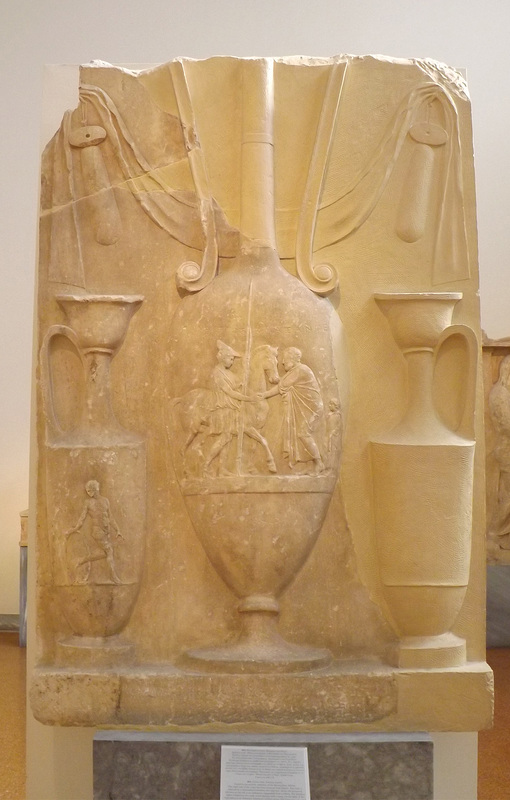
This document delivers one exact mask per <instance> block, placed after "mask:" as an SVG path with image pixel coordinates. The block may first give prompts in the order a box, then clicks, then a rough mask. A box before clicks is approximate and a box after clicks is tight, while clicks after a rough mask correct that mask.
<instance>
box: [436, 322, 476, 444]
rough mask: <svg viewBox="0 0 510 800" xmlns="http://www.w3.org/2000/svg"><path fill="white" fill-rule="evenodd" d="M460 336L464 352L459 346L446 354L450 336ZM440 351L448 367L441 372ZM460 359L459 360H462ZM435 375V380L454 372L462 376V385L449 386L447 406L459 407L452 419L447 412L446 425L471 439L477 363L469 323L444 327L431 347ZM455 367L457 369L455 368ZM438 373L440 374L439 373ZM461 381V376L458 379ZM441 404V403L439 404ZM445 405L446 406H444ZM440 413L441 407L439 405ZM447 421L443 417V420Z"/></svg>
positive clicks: (473, 339)
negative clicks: (435, 343)
mask: <svg viewBox="0 0 510 800" xmlns="http://www.w3.org/2000/svg"><path fill="white" fill-rule="evenodd" d="M455 336H457V337H460V339H461V340H462V348H463V351H464V352H463V353H462V351H461V350H459V349H458V348H453V349H452V350H451V353H450V355H447V348H446V345H447V343H448V342H450V343H452V342H451V340H452V339H453V337H455ZM441 354H443V355H444V356H445V358H446V359H447V360H448V359H449V360H448V365H449V367H448V369H446V367H445V369H444V370H443V371H442V372H441V370H440V369H438V364H439V359H440V356H441ZM462 356H463V358H462ZM459 359H462V360H461V361H460V360H459ZM464 359H465V360H466V361H467V370H463V369H462V368H461V365H462V363H463V361H464ZM434 361H435V366H434V373H435V375H434V377H435V379H436V377H437V378H438V381H439V382H441V381H443V382H446V380H445V379H446V378H447V376H448V377H450V381H451V380H453V379H452V378H451V376H452V375H454V374H455V373H457V376H460V375H462V384H461V385H460V386H459V385H457V387H453V386H450V395H449V403H448V405H449V406H450V409H451V408H452V407H454V406H456V407H457V409H458V414H457V416H456V418H455V419H453V418H452V417H451V413H450V414H448V413H447V414H446V415H445V416H446V417H448V422H447V424H448V427H450V428H451V429H452V430H454V431H455V432H456V433H458V434H459V436H463V437H465V438H468V439H473V438H474V415H475V398H476V375H477V364H478V340H477V338H476V334H475V332H474V331H473V330H472V329H471V328H470V327H469V326H468V325H450V326H449V327H448V328H446V329H445V330H444V331H443V333H442V335H441V336H440V338H439V340H438V342H437V345H436V347H435V348H434ZM455 367H457V369H455ZM438 373H439V374H438ZM459 380H460V378H459ZM454 392H456V393H457V398H456V399H457V402H456V403H455V398H454ZM439 405H440V404H439ZM445 408H446V406H445ZM438 411H439V413H441V409H440V408H438ZM444 421H445V422H446V419H445V420H444Z"/></svg>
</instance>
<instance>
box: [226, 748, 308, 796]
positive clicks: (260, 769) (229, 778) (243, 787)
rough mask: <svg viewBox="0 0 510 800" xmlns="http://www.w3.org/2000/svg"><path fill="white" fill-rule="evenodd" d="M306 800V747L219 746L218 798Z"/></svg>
mask: <svg viewBox="0 0 510 800" xmlns="http://www.w3.org/2000/svg"><path fill="white" fill-rule="evenodd" d="M275 798H278V800H310V780H309V777H308V750H307V748H306V747H259V746H257V747H242V746H237V745H236V746H233V745H222V747H221V784H220V800H275Z"/></svg>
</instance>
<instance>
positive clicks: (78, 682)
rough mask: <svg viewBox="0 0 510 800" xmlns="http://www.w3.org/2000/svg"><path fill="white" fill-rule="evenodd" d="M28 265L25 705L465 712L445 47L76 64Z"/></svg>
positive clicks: (455, 224)
mask: <svg viewBox="0 0 510 800" xmlns="http://www.w3.org/2000/svg"><path fill="white" fill-rule="evenodd" d="M38 285H39V289H38V348H37V358H38V367H37V432H38V470H37V475H38V477H37V481H38V484H37V497H38V500H37V509H36V513H37V561H38V564H37V661H36V666H35V669H34V671H33V674H32V676H31V689H30V695H31V703H32V708H33V711H34V714H35V716H36V717H37V719H39V720H40V721H42V722H44V723H48V724H59V725H83V726H90V725H92V726H112V725H113V726H123V725H125V726H133V725H135V726H143V727H150V726H158V727H160V728H167V729H172V730H183V731H184V730H198V729H199V730H204V731H205V730H210V731H227V730H231V731H233V730H235V731H242V730H244V731H252V732H253V731H260V732H264V731H265V732H271V731H281V730H286V731H321V730H323V731H344V730H345V731H347V730H350V731H354V730H357V731H391V730H399V731H406V730H409V731H411V730H475V729H478V728H482V727H485V726H487V725H489V724H490V721H491V713H492V683H491V672H490V669H489V668H488V666H487V664H486V663H485V639H484V565H485V557H484V530H485V520H484V510H483V509H484V463H483V447H482V448H478V447H477V442H481V443H482V442H483V386H482V371H481V369H480V365H481V361H480V347H479V341H480V323H479V305H478V295H477V290H478V279H477V251H476V223H475V198H474V179H473V151H472V131H471V122H470V103H469V98H468V94H467V88H466V85H465V82H464V80H463V78H462V76H461V75H460V74H459V73H458V72H457V71H455V70H454V69H451V68H449V67H446V66H445V65H444V64H440V63H438V62H433V61H430V60H400V59H399V60H392V59H389V58H384V57H374V56H364V57H354V56H337V57H334V58H304V57H299V58H298V57H296V58H276V59H261V58H249V59H237V58H229V57H218V58H211V59H208V60H204V61H195V60H191V59H176V60H175V61H171V62H169V63H167V64H163V65H160V66H157V67H155V68H153V69H149V70H145V71H140V72H133V71H130V70H126V69H121V68H118V67H114V66H110V65H109V64H105V63H104V62H93V63H92V64H90V65H87V66H84V67H82V68H81V72H80V87H79V104H78V107H77V108H76V109H74V110H71V111H68V112H66V114H65V115H64V118H63V120H62V124H61V126H60V128H59V130H58V131H57V132H56V134H55V136H54V137H53V139H52V140H51V141H50V142H49V144H48V145H47V147H46V149H45V151H44V154H43V163H42V192H41V222H40V256H39V281H38Z"/></svg>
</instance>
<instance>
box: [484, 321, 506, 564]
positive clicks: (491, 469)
mask: <svg viewBox="0 0 510 800" xmlns="http://www.w3.org/2000/svg"><path fill="white" fill-rule="evenodd" d="M509 356H510V341H509V340H508V339H488V338H487V337H486V336H484V343H483V367H484V388H485V447H486V488H487V561H488V562H489V563H490V564H510V519H509V516H510V473H509V470H510V461H509V455H510V450H509V446H510V438H509V437H510V426H509V416H508V415H509V411H510V403H509V399H510V394H509V390H508V374H509V370H510V359H509Z"/></svg>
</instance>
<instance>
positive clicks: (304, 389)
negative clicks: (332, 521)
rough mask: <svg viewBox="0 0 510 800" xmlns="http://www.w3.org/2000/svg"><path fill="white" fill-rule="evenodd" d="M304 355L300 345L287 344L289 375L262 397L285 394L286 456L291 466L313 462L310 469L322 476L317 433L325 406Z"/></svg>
mask: <svg viewBox="0 0 510 800" xmlns="http://www.w3.org/2000/svg"><path fill="white" fill-rule="evenodd" d="M301 357H302V354H301V350H299V349H298V348H297V347H287V348H286V349H285V350H284V351H283V357H282V364H283V368H284V370H285V375H283V377H282V378H280V381H279V383H278V385H277V386H274V387H273V388H272V389H269V390H268V391H266V392H263V393H262V394H261V395H260V397H262V398H269V397H275V396H276V395H278V394H280V395H281V396H282V399H283V456H284V458H286V459H287V460H288V463H289V467H290V468H291V469H294V468H295V467H296V466H297V465H298V464H299V463H305V464H309V463H310V462H312V466H311V468H310V469H309V470H307V471H308V472H309V473H310V474H312V475H319V474H320V473H321V472H323V471H324V469H325V465H324V462H323V460H322V457H321V454H320V451H319V448H318V445H317V442H316V441H315V437H314V435H313V432H314V431H315V430H316V428H317V426H318V424H319V422H320V420H321V418H322V416H323V412H324V405H323V402H322V397H321V391H320V387H319V383H318V381H317V378H316V377H315V375H314V374H313V372H312V370H311V369H310V367H308V366H307V365H306V364H303V363H301Z"/></svg>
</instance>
